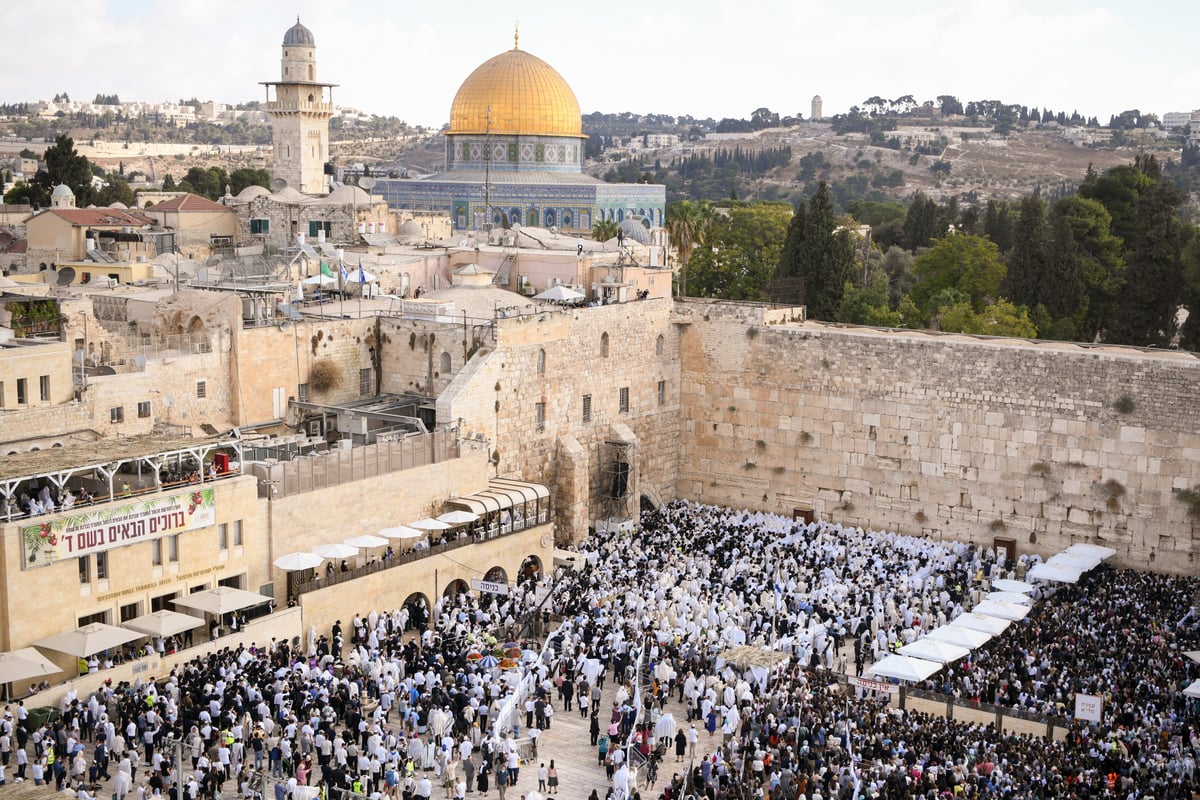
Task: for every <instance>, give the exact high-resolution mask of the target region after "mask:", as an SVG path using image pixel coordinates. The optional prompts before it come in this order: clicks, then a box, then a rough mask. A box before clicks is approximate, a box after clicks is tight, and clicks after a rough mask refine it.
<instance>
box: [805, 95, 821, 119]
mask: <svg viewBox="0 0 1200 800" xmlns="http://www.w3.org/2000/svg"><path fill="white" fill-rule="evenodd" d="M808 118H809V120H810V121H812V122H820V121H821V95H819V94H815V95H813V99H812V113H811V114H809V116H808Z"/></svg>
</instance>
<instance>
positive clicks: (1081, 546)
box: [1064, 542, 1117, 561]
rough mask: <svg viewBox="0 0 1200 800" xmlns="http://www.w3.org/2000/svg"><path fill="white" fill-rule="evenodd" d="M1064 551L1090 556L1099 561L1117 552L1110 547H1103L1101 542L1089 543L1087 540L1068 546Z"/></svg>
mask: <svg viewBox="0 0 1200 800" xmlns="http://www.w3.org/2000/svg"><path fill="white" fill-rule="evenodd" d="M1064 552H1067V553H1075V554H1078V555H1084V556H1092V557H1094V558H1098V559H1100V560H1101V561H1103V560H1105V559H1106V558H1112V557H1113V556H1115V555H1116V554H1117V551H1116V550H1114V549H1112V548H1111V547H1105V546H1104V545H1102V544H1089V543H1088V542H1079V543H1078V544H1073V545H1071V546H1070V547H1068V548H1067V549H1066V550H1065V551H1064Z"/></svg>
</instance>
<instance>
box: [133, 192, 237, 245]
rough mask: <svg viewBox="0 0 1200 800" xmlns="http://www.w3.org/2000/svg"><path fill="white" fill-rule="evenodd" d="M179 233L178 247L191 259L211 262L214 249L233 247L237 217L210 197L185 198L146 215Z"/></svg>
mask: <svg viewBox="0 0 1200 800" xmlns="http://www.w3.org/2000/svg"><path fill="white" fill-rule="evenodd" d="M142 213H143V214H146V215H147V216H149V217H152V218H153V219H154V220H155V222H157V223H158V224H159V225H161V226H162V227H164V228H169V229H171V230H172V231H174V232H175V247H176V249H177V250H178V251H179V252H181V253H183V254H184V255H185V256H187V257H188V258H207V257H208V256H210V255H212V248H213V247H218V246H223V245H229V244H232V243H233V235H234V233H235V232H236V231H237V215H236V214H234V212H233V209H231V208H228V207H227V206H223V205H221V204H220V203H214V202H213V201H212V200H209V199H208V198H206V197H200V196H199V195H195V194H184V195H180V196H179V197H173V198H171V199H170V200H164V201H163V202H161V203H156V204H154V205H152V206H147V207H146V208H145V209H143V211H142Z"/></svg>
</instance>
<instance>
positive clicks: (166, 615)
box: [121, 608, 204, 636]
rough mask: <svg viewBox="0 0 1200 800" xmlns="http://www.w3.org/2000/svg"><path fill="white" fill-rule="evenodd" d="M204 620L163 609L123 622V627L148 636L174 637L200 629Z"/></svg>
mask: <svg viewBox="0 0 1200 800" xmlns="http://www.w3.org/2000/svg"><path fill="white" fill-rule="evenodd" d="M203 624H204V620H202V619H200V618H199V617H193V616H192V615H190V614H180V613H179V612H178V611H168V610H167V609H165V608H164V609H162V610H161V611H155V612H152V613H150V614H143V615H142V616H140V617H134V618H133V619H131V620H129V621H128V622H122V623H121V627H123V628H129V630H131V631H139V632H141V633H142V634H144V635H146V636H174V635H175V634H177V633H183V632H184V631H190V630H191V629H192V628H199V627H200V626H201V625H203Z"/></svg>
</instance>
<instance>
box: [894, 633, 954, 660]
mask: <svg viewBox="0 0 1200 800" xmlns="http://www.w3.org/2000/svg"><path fill="white" fill-rule="evenodd" d="M898 652H899V653H900V655H902V656H912V657H913V658H923V659H925V660H926V661H933V662H935V663H938V664H949V663H950V662H951V661H958V660H959V659H960V658H966V657H967V656H969V655H971V651H970V650H968V649H967V648H965V647H959V646H958V645H956V644H946V643H945V642H939V641H938V640H937V639H930V638H929V637H925V638H924V639H917V640H916V641H915V642H913V643H912V644H906V645H904V647H901V648H900V650H899V651H898Z"/></svg>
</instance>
